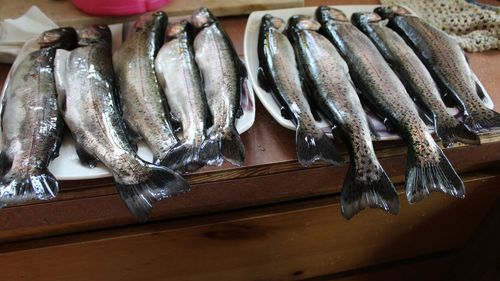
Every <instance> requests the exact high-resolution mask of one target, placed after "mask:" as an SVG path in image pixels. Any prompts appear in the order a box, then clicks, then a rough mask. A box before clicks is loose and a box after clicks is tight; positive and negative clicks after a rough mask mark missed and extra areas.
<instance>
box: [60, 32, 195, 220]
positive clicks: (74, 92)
mask: <svg viewBox="0 0 500 281" xmlns="http://www.w3.org/2000/svg"><path fill="white" fill-rule="evenodd" d="M78 35H79V45H80V47H78V48H76V49H74V50H72V51H71V52H68V51H62V52H61V51H60V50H59V51H58V53H57V55H56V57H57V59H56V69H57V71H56V72H57V74H56V78H57V79H56V80H57V81H59V82H57V84H58V89H57V90H58V95H59V103H60V108H61V113H62V115H63V117H64V120H65V121H66V124H67V125H68V128H69V129H70V131H71V133H72V134H73V137H74V138H75V141H76V143H77V145H76V149H77V154H78V156H79V158H80V160H81V162H82V163H83V164H86V165H88V166H90V167H93V166H95V164H96V162H97V161H101V162H102V163H103V164H104V165H105V166H106V167H108V168H109V170H110V171H111V173H112V175H113V178H114V180H115V183H116V186H117V190H118V193H119V194H120V196H121V198H122V200H123V201H124V203H125V205H126V206H127V207H128V208H129V210H130V212H131V213H132V214H134V215H135V217H136V218H137V219H138V220H139V221H146V220H147V219H148V217H149V214H150V212H151V208H152V206H153V203H155V202H156V201H159V200H161V199H164V198H167V197H170V196H174V195H177V194H180V193H184V192H186V191H188V190H189V187H188V185H187V183H186V181H185V180H184V179H183V178H182V177H181V176H180V175H178V174H177V173H175V172H173V171H172V170H170V169H168V168H165V167H159V166H155V165H153V164H151V163H148V162H146V161H144V160H143V159H141V158H140V157H139V156H137V154H136V152H135V150H134V148H133V147H132V145H131V144H130V141H129V139H128V136H127V133H126V129H125V125H124V124H123V120H122V117H121V115H120V112H119V108H118V105H117V103H116V97H115V95H116V89H115V77H114V72H113V64H112V62H111V32H110V30H109V28H108V27H107V26H90V27H85V28H83V29H81V30H78Z"/></svg>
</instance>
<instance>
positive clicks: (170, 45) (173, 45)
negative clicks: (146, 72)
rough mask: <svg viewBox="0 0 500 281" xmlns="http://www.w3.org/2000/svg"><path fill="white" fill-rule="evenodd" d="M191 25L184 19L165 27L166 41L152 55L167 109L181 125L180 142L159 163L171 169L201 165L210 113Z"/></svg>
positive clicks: (183, 169) (193, 167) (191, 169)
mask: <svg viewBox="0 0 500 281" xmlns="http://www.w3.org/2000/svg"><path fill="white" fill-rule="evenodd" d="M193 32H194V30H193V26H192V25H191V24H190V23H189V22H188V21H185V20H184V21H182V22H180V23H176V24H172V25H170V26H169V27H168V28H167V37H169V38H168V39H167V42H166V43H165V44H164V45H163V47H162V48H161V49H160V51H159V53H158V56H157V57H156V62H155V66H156V73H157V75H158V77H159V80H160V84H161V85H163V88H164V92H165V95H166V97H167V101H168V104H169V105H170V112H171V114H172V116H173V117H174V118H175V119H176V120H178V121H179V123H180V124H181V128H182V136H181V137H179V138H180V141H179V142H178V143H177V144H176V145H175V147H174V148H173V149H172V150H171V151H170V152H169V153H168V156H167V157H166V158H165V160H164V162H163V165H165V166H168V167H170V168H172V169H174V170H180V171H187V172H189V171H194V170H196V169H198V168H200V167H202V166H203V165H204V163H203V161H202V160H201V158H200V148H201V145H202V144H203V142H204V141H205V130H206V128H207V123H208V122H209V119H210V115H209V111H208V105H207V101H206V96H205V93H204V91H203V81H202V80H201V76H200V70H199V68H198V65H197V64H196V61H195V57H194V51H193Z"/></svg>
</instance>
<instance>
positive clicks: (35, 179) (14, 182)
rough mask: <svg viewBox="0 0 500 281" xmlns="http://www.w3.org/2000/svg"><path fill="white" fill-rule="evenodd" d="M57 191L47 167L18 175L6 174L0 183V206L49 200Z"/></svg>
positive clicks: (55, 182)
mask: <svg viewBox="0 0 500 281" xmlns="http://www.w3.org/2000/svg"><path fill="white" fill-rule="evenodd" d="M58 191H59V185H58V183H57V180H56V178H55V177H54V175H52V174H51V173H50V172H49V170H47V169H45V170H43V171H40V172H38V173H36V174H26V175H23V176H20V177H13V178H9V176H8V175H7V176H5V177H3V178H2V181H1V183H0V208H2V207H5V206H7V205H15V204H20V203H24V202H28V201H30V200H50V199H53V198H54V197H56V195H57V192H58Z"/></svg>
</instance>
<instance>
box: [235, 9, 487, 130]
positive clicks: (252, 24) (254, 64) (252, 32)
mask: <svg viewBox="0 0 500 281" xmlns="http://www.w3.org/2000/svg"><path fill="white" fill-rule="evenodd" d="M332 7H335V8H337V9H340V10H342V11H343V12H344V13H345V14H346V15H347V16H348V17H349V18H350V16H351V15H352V14H353V13H355V12H371V11H373V9H374V8H375V7H377V6H376V5H338V6H332ZM316 8H317V7H305V8H292V9H280V10H267V11H257V12H253V13H251V14H250V16H249V18H248V22H247V26H246V29H245V37H244V43H243V48H244V54H245V60H246V64H247V68H248V73H249V77H250V80H251V82H252V85H253V88H254V91H255V94H256V95H257V97H258V98H259V100H260V101H261V102H262V105H264V107H265V108H266V109H267V111H269V113H270V114H271V116H272V117H273V118H274V119H275V120H276V121H277V122H278V123H279V124H280V125H282V126H283V127H285V128H288V129H290V130H295V126H294V125H293V123H292V122H291V121H290V120H287V119H285V118H283V116H281V110H280V107H279V105H278V104H277V103H276V101H275V100H274V98H273V96H272V93H270V92H266V91H265V90H264V89H262V88H261V87H260V85H259V82H258V78H257V77H258V76H257V71H258V68H259V58H258V54H257V44H258V37H259V28H260V23H261V20H262V17H263V16H264V15H265V14H271V15H273V16H276V17H280V18H282V19H284V20H285V21H287V20H288V18H290V17H291V16H293V15H298V14H302V15H307V16H311V17H314V12H315V11H316ZM485 103H486V105H487V106H488V107H490V108H493V102H492V100H491V98H490V97H489V96H487V97H486V99H485ZM449 111H450V113H452V114H453V115H457V114H459V111H458V109H456V108H449ZM367 115H368V121H369V122H370V123H371V129H372V131H373V139H374V140H394V139H399V138H400V137H399V136H398V135H396V134H391V133H390V132H388V131H387V129H386V128H385V126H384V124H383V122H382V121H381V120H380V119H379V118H377V117H376V116H375V115H374V114H373V113H371V112H369V111H367ZM317 124H318V126H319V127H320V128H322V129H323V130H324V131H325V132H326V133H327V135H328V136H332V135H331V129H330V125H329V124H328V123H327V122H326V121H325V120H324V119H322V120H321V121H320V122H317ZM429 130H433V128H432V126H429Z"/></svg>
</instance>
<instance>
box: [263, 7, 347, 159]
mask: <svg viewBox="0 0 500 281" xmlns="http://www.w3.org/2000/svg"><path fill="white" fill-rule="evenodd" d="M284 27H285V22H284V21H283V19H281V18H277V17H273V16H271V15H269V14H267V15H264V16H263V17H262V22H261V26H260V33H259V40H258V46H257V48H258V56H259V62H260V67H261V69H262V72H261V73H260V74H259V75H260V78H259V79H260V84H261V85H262V86H263V88H265V89H266V90H267V91H270V92H272V94H273V97H274V98H275V99H276V100H277V102H278V103H279V104H280V105H281V106H282V107H283V108H284V109H285V110H286V111H287V114H288V115H289V116H290V118H291V121H292V122H293V123H294V125H295V126H296V137H295V143H296V150H297V158H298V161H299V163H300V164H301V165H303V166H305V167H307V166H310V165H312V164H313V163H314V162H315V161H316V160H319V159H321V160H323V161H326V162H328V163H331V164H336V165H341V164H342V163H343V161H344V160H343V157H342V156H341V155H340V153H339V152H338V150H337V148H336V147H335V145H334V144H333V142H332V140H330V139H329V138H328V137H327V136H326V135H325V133H324V132H323V131H322V130H321V128H319V127H318V126H317V125H316V122H315V119H314V116H313V114H312V112H311V108H310V106H309V103H308V100H307V98H306V96H305V93H304V91H303V89H302V85H301V80H300V74H299V70H298V68H297V64H296V59H295V55H294V50H293V47H292V45H291V43H290V42H289V41H288V38H287V36H286V35H285V34H283V33H282V31H283V30H284Z"/></svg>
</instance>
